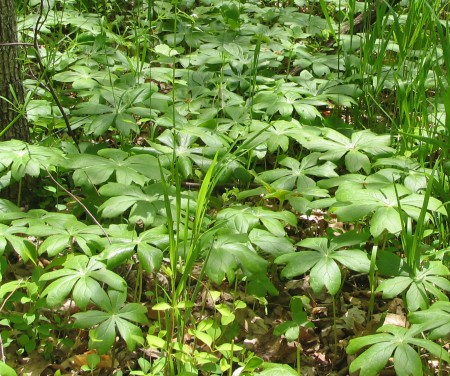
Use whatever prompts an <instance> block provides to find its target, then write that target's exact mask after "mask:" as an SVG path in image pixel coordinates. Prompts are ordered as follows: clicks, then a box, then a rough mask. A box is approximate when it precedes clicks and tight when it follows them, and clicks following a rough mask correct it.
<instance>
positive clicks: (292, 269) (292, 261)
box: [275, 251, 322, 279]
mask: <svg viewBox="0 0 450 376" xmlns="http://www.w3.org/2000/svg"><path fill="white" fill-rule="evenodd" d="M321 258H322V256H321V255H320V254H319V253H317V252H313V251H300V252H296V253H289V254H286V255H282V256H279V257H277V258H276V259H275V263H276V264H286V266H285V267H284V268H283V270H282V271H281V276H282V277H283V278H289V279H290V278H293V277H296V276H298V275H302V274H304V273H306V272H307V271H308V270H309V269H311V268H312V267H313V266H314V265H316V264H317V263H318V262H319V260H321Z"/></svg>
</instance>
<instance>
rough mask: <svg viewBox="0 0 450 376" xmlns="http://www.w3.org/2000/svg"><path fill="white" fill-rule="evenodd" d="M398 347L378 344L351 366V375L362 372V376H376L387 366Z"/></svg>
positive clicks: (389, 344) (383, 343)
mask: <svg viewBox="0 0 450 376" xmlns="http://www.w3.org/2000/svg"><path fill="white" fill-rule="evenodd" d="M350 342H351V341H350ZM395 347H396V345H395V344H392V343H385V342H382V343H377V344H375V345H373V346H372V347H370V348H369V349H368V350H366V351H364V352H363V353H362V354H361V355H359V356H358V357H357V358H356V359H355V360H354V361H353V362H352V363H351V364H350V369H349V371H350V372H351V373H353V372H356V371H357V370H360V376H375V375H378V373H379V372H380V371H381V370H382V369H383V368H384V367H385V366H386V363H387V362H388V360H389V358H390V357H391V355H392V353H393V351H394V349H395Z"/></svg>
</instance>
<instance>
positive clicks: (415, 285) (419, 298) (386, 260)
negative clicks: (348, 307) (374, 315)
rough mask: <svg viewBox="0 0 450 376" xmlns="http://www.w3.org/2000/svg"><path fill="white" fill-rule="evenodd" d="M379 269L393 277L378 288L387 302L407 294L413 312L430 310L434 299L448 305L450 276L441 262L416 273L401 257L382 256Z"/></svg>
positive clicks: (428, 263) (424, 266) (431, 263)
mask: <svg viewBox="0 0 450 376" xmlns="http://www.w3.org/2000/svg"><path fill="white" fill-rule="evenodd" d="M377 265H378V269H379V271H380V273H381V274H383V275H386V276H388V277H389V278H387V279H385V280H384V281H383V282H381V283H380V284H379V285H378V288H377V291H382V292H383V297H384V298H394V297H396V296H399V295H400V294H402V293H404V292H405V301H406V305H407V307H408V309H409V310H410V311H417V310H418V309H426V308H428V306H429V304H430V296H434V297H436V298H438V299H439V300H441V301H448V297H447V296H446V294H445V293H448V292H450V281H449V280H448V276H449V275H450V272H449V270H448V268H447V266H445V265H443V264H442V262H441V261H427V262H423V263H422V264H421V265H420V268H419V269H417V270H412V269H411V268H410V267H409V266H408V265H407V264H406V263H405V262H404V261H403V259H401V258H400V257H399V256H397V255H395V254H392V253H388V252H382V253H380V255H379V260H378V264H377Z"/></svg>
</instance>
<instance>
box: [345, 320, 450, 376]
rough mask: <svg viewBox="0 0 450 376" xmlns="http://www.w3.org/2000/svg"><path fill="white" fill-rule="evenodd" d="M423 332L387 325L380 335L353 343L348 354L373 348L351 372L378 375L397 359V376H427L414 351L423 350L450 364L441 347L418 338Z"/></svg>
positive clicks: (416, 328)
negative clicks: (391, 359)
mask: <svg viewBox="0 0 450 376" xmlns="http://www.w3.org/2000/svg"><path fill="white" fill-rule="evenodd" d="M421 331H422V330H421V327H420V326H418V325H414V326H412V327H410V328H402V327H399V326H395V325H383V326H382V327H380V328H379V329H378V330H377V334H373V335H369V336H365V337H361V338H355V339H352V340H351V341H350V343H349V345H348V346H347V353H348V354H354V353H356V352H357V351H358V350H359V349H361V348H362V347H366V346H370V348H369V349H368V350H365V351H364V352H363V353H362V354H361V355H359V356H358V357H357V358H356V359H355V360H354V361H353V362H352V364H351V365H350V369H349V371H350V372H355V371H357V370H360V375H361V376H369V375H376V374H378V372H380V371H381V370H382V369H383V368H384V367H385V366H386V363H387V362H388V360H389V358H390V357H391V356H393V357H394V368H395V371H396V373H397V375H405V376H406V375H423V371H422V362H421V360H420V356H419V354H418V353H417V352H416V350H415V349H414V347H419V348H423V349H425V350H426V351H428V352H429V353H430V354H431V355H433V356H434V357H436V358H437V359H440V360H441V359H442V360H445V361H446V362H449V361H450V356H449V355H448V353H447V351H445V350H443V349H442V347H441V346H439V345H438V344H437V343H434V342H432V341H430V340H427V339H423V338H417V337H418V336H419V335H420V333H421ZM413 346H414V347H413Z"/></svg>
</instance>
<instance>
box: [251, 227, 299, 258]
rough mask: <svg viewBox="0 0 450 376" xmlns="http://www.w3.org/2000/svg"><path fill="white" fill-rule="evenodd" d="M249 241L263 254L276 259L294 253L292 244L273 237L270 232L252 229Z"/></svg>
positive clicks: (281, 238) (284, 238) (284, 239)
mask: <svg viewBox="0 0 450 376" xmlns="http://www.w3.org/2000/svg"><path fill="white" fill-rule="evenodd" d="M249 240H250V241H251V242H252V243H253V244H254V245H256V246H258V247H259V248H260V249H261V251H263V253H265V254H268V255H270V256H272V257H278V256H280V255H283V254H286V253H292V252H294V251H295V249H294V246H293V245H292V242H291V241H290V240H289V239H288V238H286V237H279V236H274V235H272V234H271V233H270V232H268V231H265V230H260V229H257V228H254V229H253V230H252V231H250V234H249Z"/></svg>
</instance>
